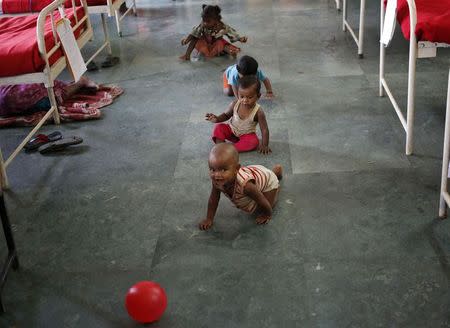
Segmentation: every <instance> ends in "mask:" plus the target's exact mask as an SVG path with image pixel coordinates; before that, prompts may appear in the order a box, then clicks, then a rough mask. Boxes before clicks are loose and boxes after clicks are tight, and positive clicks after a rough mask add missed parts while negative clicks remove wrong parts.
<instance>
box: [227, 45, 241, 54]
mask: <svg viewBox="0 0 450 328" xmlns="http://www.w3.org/2000/svg"><path fill="white" fill-rule="evenodd" d="M223 51H225V52H226V53H227V54H229V55H231V56H233V57H237V54H238V53H239V52H240V51H241V49H240V48H238V47H236V46H233V45H232V44H227V45H226V46H225V47H224V48H223Z"/></svg>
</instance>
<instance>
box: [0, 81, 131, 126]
mask: <svg viewBox="0 0 450 328" xmlns="http://www.w3.org/2000/svg"><path fill="white" fill-rule="evenodd" d="M122 93H123V89H122V88H120V87H118V86H116V85H100V86H99V89H98V90H96V91H92V89H90V90H83V89H81V90H80V92H79V93H77V94H76V95H74V96H73V97H71V98H69V99H66V100H64V101H63V102H62V103H61V104H59V105H58V112H59V115H60V117H61V120H62V121H84V120H91V119H97V118H99V117H100V116H101V110H100V109H101V108H103V107H105V106H108V105H110V104H112V103H113V102H114V99H116V98H117V97H118V96H120V95H121V94H122ZM45 113H46V112H45V111H41V112H35V113H31V114H29V115H26V114H23V115H17V116H6V117H0V127H5V126H32V125H36V124H37V123H38V122H39V121H40V120H41V119H42V118H43V117H44V115H45ZM51 120H52V118H51V117H50V118H49V121H51Z"/></svg>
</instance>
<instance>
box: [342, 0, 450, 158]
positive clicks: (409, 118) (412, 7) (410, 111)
mask: <svg viewBox="0 0 450 328" xmlns="http://www.w3.org/2000/svg"><path fill="white" fill-rule="evenodd" d="M344 1H345V0H344ZM389 1H397V0H389ZM380 2H381V13H380V35H381V34H382V33H383V26H384V15H385V6H384V0H381V1H380ZM407 2H408V8H409V21H410V31H411V33H410V37H409V65H408V101H407V108H406V118H405V116H404V115H403V113H402V111H401V109H400V106H399V105H398V103H397V101H396V100H395V98H394V96H393V94H392V91H391V89H390V88H389V86H388V84H387V81H386V79H385V74H384V73H385V69H384V66H385V65H384V64H385V61H386V48H385V47H384V46H383V44H382V43H381V42H380V79H379V89H380V90H379V93H380V97H383V96H384V91H386V94H387V95H388V97H389V100H390V101H391V103H392V106H393V107H394V110H395V112H396V113H397V116H398V118H399V120H400V122H401V123H402V126H403V129H404V130H405V132H406V145H405V152H406V155H411V154H412V152H413V130H414V111H415V107H414V105H415V92H416V91H415V80H416V60H417V58H429V57H436V53H437V48H444V47H450V44H447V43H437V42H428V41H419V42H418V41H417V38H416V34H415V32H414V31H415V30H416V24H417V10H416V4H415V2H414V0H407Z"/></svg>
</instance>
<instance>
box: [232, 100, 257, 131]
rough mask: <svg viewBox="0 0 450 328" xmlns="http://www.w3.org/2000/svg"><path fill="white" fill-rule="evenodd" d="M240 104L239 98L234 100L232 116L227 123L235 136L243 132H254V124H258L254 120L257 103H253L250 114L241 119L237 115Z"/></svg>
mask: <svg viewBox="0 0 450 328" xmlns="http://www.w3.org/2000/svg"><path fill="white" fill-rule="evenodd" d="M240 104H241V101H240V100H238V101H236V104H235V105H234V108H233V116H232V117H231V118H230V122H229V123H228V124H229V125H230V128H231V130H232V131H233V134H234V135H235V136H236V137H240V136H241V135H243V134H250V133H256V125H257V124H258V122H255V115H256V113H257V112H258V109H259V104H255V107H253V109H252V111H251V112H250V115H249V116H248V117H247V118H245V119H241V118H240V117H239V113H238V110H239V105H240Z"/></svg>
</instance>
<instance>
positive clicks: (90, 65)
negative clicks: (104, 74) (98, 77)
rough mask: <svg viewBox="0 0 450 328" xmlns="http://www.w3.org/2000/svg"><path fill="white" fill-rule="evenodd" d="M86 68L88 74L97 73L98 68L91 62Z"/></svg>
mask: <svg viewBox="0 0 450 328" xmlns="http://www.w3.org/2000/svg"><path fill="white" fill-rule="evenodd" d="M86 68H87V70H88V71H89V72H93V71H98V66H97V64H96V63H95V62H93V61H91V62H90V63H89V64H87V66H86Z"/></svg>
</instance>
